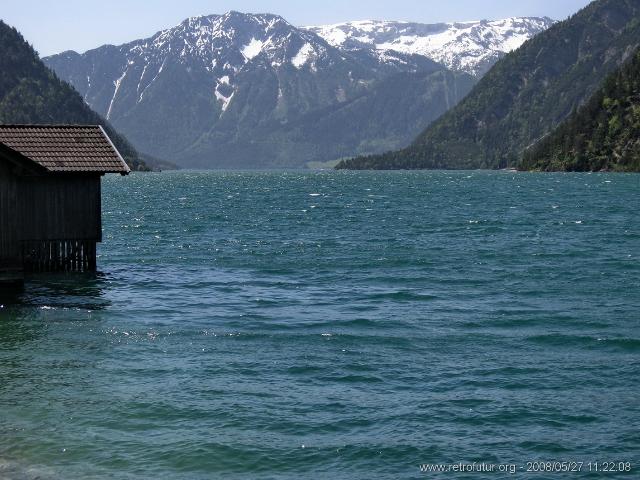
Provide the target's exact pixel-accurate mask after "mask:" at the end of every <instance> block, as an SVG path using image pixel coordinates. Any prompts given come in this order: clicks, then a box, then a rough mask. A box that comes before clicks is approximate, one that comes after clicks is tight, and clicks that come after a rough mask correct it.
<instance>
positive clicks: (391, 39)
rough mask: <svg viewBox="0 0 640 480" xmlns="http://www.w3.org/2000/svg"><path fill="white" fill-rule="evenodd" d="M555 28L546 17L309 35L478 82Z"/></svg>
mask: <svg viewBox="0 0 640 480" xmlns="http://www.w3.org/2000/svg"><path fill="white" fill-rule="evenodd" d="M553 23H554V21H553V20H551V19H550V18H548V17H543V18H538V17H513V18H506V19H503V20H495V21H488V20H482V21H476V22H462V23H437V24H421V23H410V22H389V21H375V20H364V21H357V22H347V23H338V24H335V25H323V26H317V27H306V29H307V30H308V31H311V32H314V33H317V34H318V35H320V36H321V37H322V38H324V39H325V40H326V41H327V42H328V43H329V44H331V45H333V46H335V47H338V48H342V49H347V50H354V49H361V48H372V49H375V50H377V51H378V52H380V53H384V54H390V52H400V53H405V54H415V55H423V56H425V57H427V58H430V59H432V60H435V61H436V62H439V63H442V64H443V65H445V66H446V67H447V68H449V69H451V70H456V71H463V72H467V73H469V74H471V75H476V76H478V75H482V74H484V73H485V72H486V71H487V70H488V69H489V68H491V66H492V65H493V64H494V63H495V62H496V61H497V60H498V59H499V58H500V57H502V56H503V55H504V54H506V53H508V52H510V51H512V50H515V49H517V48H518V47H520V45H522V44H523V43H524V42H525V41H527V40H528V39H530V38H531V37H533V36H534V35H537V34H538V33H540V32H542V31H544V30H546V29H547V28H549V27H550V26H551V25H552V24H553Z"/></svg>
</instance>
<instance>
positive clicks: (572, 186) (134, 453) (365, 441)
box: [0, 172, 640, 480]
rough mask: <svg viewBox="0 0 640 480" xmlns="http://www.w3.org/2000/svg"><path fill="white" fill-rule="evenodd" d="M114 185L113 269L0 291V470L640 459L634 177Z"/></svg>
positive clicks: (154, 178) (405, 471)
mask: <svg viewBox="0 0 640 480" xmlns="http://www.w3.org/2000/svg"><path fill="white" fill-rule="evenodd" d="M103 198H104V201H103V222H104V243H103V244H102V245H101V246H100V248H99V254H100V257H99V259H98V264H99V269H100V274H99V275H98V276H97V277H90V276H89V277H84V276H53V277H51V276H49V277H47V276H37V277H33V278H31V279H30V281H29V282H28V284H27V288H26V291H25V293H24V294H23V295H22V296H20V297H11V296H6V295H5V296H3V297H2V300H0V304H2V305H3V306H2V307H1V308H0V478H8V479H22V478H25V479H35V478H38V479H76V478H77V479H85V478H95V479H101V478H123V479H145V478H157V479H160V478H162V479H164V478H167V479H209V478H225V479H244V478H260V479H262V478H273V479H299V478H314V479H315V478H330V479H338V478H340V479H342V478H344V479H373V478H376V479H403V478H410V479H411V478H416V479H419V478H473V479H478V480H480V479H485V478H486V479H489V478H491V479H494V478H504V476H501V475H499V474H496V473H493V474H488V473H473V474H471V473H470V474H467V475H466V476H465V475H455V474H452V473H449V474H443V475H440V476H434V475H433V474H423V473H421V472H420V468H419V466H420V465H421V464H425V463H453V462H465V463H466V462H468V463H472V462H485V463H516V464H518V465H519V468H523V467H526V462H527V461H534V460H544V461H580V462H585V465H586V463H588V462H610V461H616V462H618V461H620V462H631V463H633V468H634V471H632V472H631V473H629V474H623V473H619V472H618V473H615V472H614V473H608V474H602V473H594V472H592V473H591V474H590V475H585V473H584V469H586V468H587V467H586V466H585V467H584V468H583V473H582V474H574V475H573V476H571V475H565V476H564V477H563V476H562V475H560V474H549V473H546V474H524V473H522V471H520V472H521V473H520V474H519V475H516V478H520V477H524V478H565V477H566V476H568V477H569V478H608V479H610V478H640V215H639V214H638V213H639V210H640V176H639V175H623V174H593V175H589V174H529V173H510V172H379V173H372V172H357V173H354V172H317V173H315V172H275V173H273V172H264V173H263V172H252V173H233V172H169V173H162V174H133V175H131V176H129V177H117V176H111V177H106V178H105V179H104V181H103ZM511 478H514V477H513V475H512V476H511Z"/></svg>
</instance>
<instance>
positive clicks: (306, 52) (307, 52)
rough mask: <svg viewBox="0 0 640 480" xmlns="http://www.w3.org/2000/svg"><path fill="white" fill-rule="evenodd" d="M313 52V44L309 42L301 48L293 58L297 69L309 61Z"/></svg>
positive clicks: (293, 63)
mask: <svg viewBox="0 0 640 480" xmlns="http://www.w3.org/2000/svg"><path fill="white" fill-rule="evenodd" d="M313 53H314V50H313V46H312V45H311V44H310V43H308V42H307V43H305V44H304V45H303V46H302V48H300V50H299V51H298V53H297V54H296V55H295V57H293V58H292V59H291V64H292V65H293V66H294V67H296V68H297V69H301V68H302V67H303V66H304V65H305V63H307V62H308V61H309V59H310V58H311V55H312V54H313Z"/></svg>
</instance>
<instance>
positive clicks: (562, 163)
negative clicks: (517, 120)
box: [521, 49, 640, 172]
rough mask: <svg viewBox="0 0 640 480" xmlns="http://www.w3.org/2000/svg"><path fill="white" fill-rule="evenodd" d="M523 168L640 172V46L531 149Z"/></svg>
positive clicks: (528, 151)
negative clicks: (584, 100) (580, 105)
mask: <svg viewBox="0 0 640 480" xmlns="http://www.w3.org/2000/svg"><path fill="white" fill-rule="evenodd" d="M521 168H523V169H526V170H546V171H557V170H564V171H599V170H616V171H635V172H638V171H640V49H638V50H636V53H635V55H633V57H632V58H631V60H629V61H628V62H627V63H626V64H624V65H623V66H622V67H621V68H619V69H618V70H617V71H616V72H614V73H613V74H611V75H610V76H609V77H608V78H607V79H606V80H605V82H604V85H603V86H602V88H600V89H599V90H598V91H597V92H596V93H595V94H594V95H593V96H592V97H591V98H590V99H589V101H588V102H587V103H586V105H584V106H583V107H581V108H580V109H579V110H578V111H577V112H574V113H573V114H572V115H571V116H570V117H569V118H568V119H567V120H566V121H565V122H563V123H562V124H561V125H560V126H559V127H558V128H557V129H556V130H555V131H554V132H553V133H551V134H550V135H548V136H547V137H545V138H544V139H542V140H541V141H539V142H538V143H537V144H536V145H534V146H533V147H531V148H529V149H527V151H526V152H525V154H524V159H523V162H522V165H521Z"/></svg>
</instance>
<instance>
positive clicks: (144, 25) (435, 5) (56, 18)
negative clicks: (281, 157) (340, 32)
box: [0, 0, 589, 56]
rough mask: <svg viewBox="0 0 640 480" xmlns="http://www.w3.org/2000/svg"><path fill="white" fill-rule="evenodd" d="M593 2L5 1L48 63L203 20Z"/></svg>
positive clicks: (10, 19)
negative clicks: (230, 14) (206, 17)
mask: <svg viewBox="0 0 640 480" xmlns="http://www.w3.org/2000/svg"><path fill="white" fill-rule="evenodd" d="M588 3H589V0H393V1H389V0H302V1H301V0H263V1H256V0H146V1H145V0H108V1H106V0H101V1H87V0H2V8H1V9H0V18H1V19H2V20H4V21H5V22H6V23H8V24H9V25H12V26H14V27H16V28H17V29H18V30H20V32H21V33H22V34H23V35H24V37H25V38H26V39H27V41H29V43H31V44H32V45H33V46H34V47H35V48H36V50H37V51H38V52H39V53H40V55H41V56H47V55H52V54H54V53H59V52H62V51H65V50H75V51H77V52H84V51H86V50H89V49H91V48H96V47H99V46H100V45H104V44H107V43H110V44H114V45H119V44H122V43H126V42H129V41H132V40H136V39H139V38H146V37H149V36H151V35H153V34H154V33H156V32H157V31H160V30H163V29H165V28H169V27H172V26H174V25H177V24H179V23H180V22H181V21H182V20H184V19H185V18H188V17H193V16H196V15H205V14H212V13H225V12H227V11H229V10H237V11H241V12H252V13H267V12H268V13H275V14H278V15H281V16H283V17H284V18H285V19H286V20H288V21H289V22H290V23H292V24H294V25H298V26H302V25H320V24H327V23H338V22H345V21H349V20H365V19H375V20H410V21H414V22H422V23H437V22H447V21H465V20H480V19H498V18H505V17H513V16H538V17H541V16H548V17H551V18H554V19H556V20H563V19H565V18H566V17H568V16H569V15H571V14H573V13H575V12H576V11H578V10H579V9H580V8H582V7H584V6H585V5H587V4H588Z"/></svg>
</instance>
